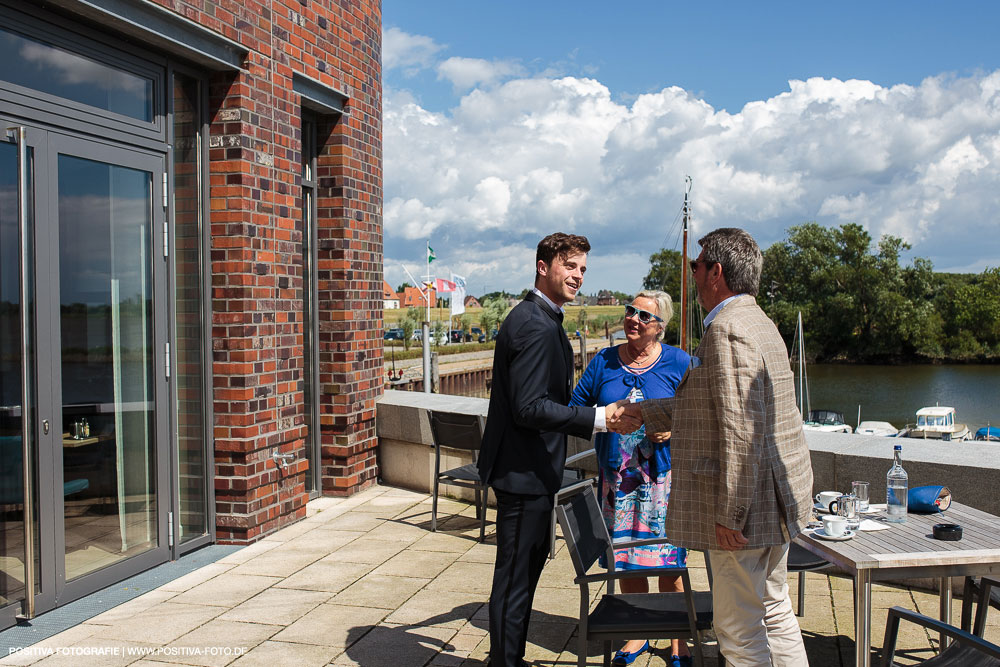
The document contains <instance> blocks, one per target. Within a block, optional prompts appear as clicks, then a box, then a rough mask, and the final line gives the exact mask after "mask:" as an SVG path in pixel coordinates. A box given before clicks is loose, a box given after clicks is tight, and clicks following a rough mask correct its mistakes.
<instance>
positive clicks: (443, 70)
mask: <svg viewBox="0 0 1000 667" xmlns="http://www.w3.org/2000/svg"><path fill="white" fill-rule="evenodd" d="M437 72H438V79H443V80H446V81H450V82H451V85H452V86H454V88H455V90H456V92H460V91H464V90H468V89H469V88H472V87H474V86H487V87H491V86H493V85H495V84H496V83H498V82H499V81H502V80H504V79H508V78H510V77H512V76H516V75H520V74H523V73H524V69H523V68H522V67H521V66H520V65H519V64H518V63H516V62H514V61H512V60H483V59H481V58H459V57H453V58H448V59H447V60H445V61H444V62H442V63H440V64H439V65H438V66H437Z"/></svg>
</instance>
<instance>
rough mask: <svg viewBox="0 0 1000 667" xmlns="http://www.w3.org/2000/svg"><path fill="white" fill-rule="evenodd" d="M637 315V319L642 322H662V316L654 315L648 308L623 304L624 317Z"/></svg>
mask: <svg viewBox="0 0 1000 667" xmlns="http://www.w3.org/2000/svg"><path fill="white" fill-rule="evenodd" d="M636 315H638V316H639V321H640V322H642V323H643V324H649V323H650V322H651V321H653V320H656V321H657V322H662V321H663V318H662V317H659V316H658V315H654V314H653V313H651V312H649V311H648V310H640V309H638V308H636V307H635V306H625V317H626V318H628V317H635V316H636Z"/></svg>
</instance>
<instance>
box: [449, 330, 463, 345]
mask: <svg viewBox="0 0 1000 667" xmlns="http://www.w3.org/2000/svg"><path fill="white" fill-rule="evenodd" d="M464 339H465V336H464V335H463V334H462V330H461V329H452V330H451V332H450V334H449V335H448V341H449V342H451V343H461V342H463V341H464Z"/></svg>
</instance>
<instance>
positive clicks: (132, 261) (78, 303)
mask: <svg viewBox="0 0 1000 667" xmlns="http://www.w3.org/2000/svg"><path fill="white" fill-rule="evenodd" d="M152 178H153V175H152V173H150V172H148V171H139V170H136V169H130V168H127V167H122V166H118V165H114V164H107V163H104V162H96V161H92V160H87V159H83V158H79V157H75V156H70V155H60V156H59V180H58V183H59V188H58V198H59V295H60V309H59V310H60V319H61V326H60V334H61V335H60V344H61V356H62V416H63V423H62V434H63V436H62V451H63V481H64V497H65V500H64V515H65V559H66V560H65V563H66V580H67V581H69V580H70V579H74V578H76V577H80V576H83V575H84V574H87V573H89V572H93V571H94V570H97V569H99V568H102V567H106V566H108V565H111V564H112V563H115V562H117V561H119V560H122V559H124V558H127V557H129V556H133V555H135V554H138V553H142V552H144V551H148V550H149V549H152V548H154V547H155V546H156V545H157V543H158V536H157V525H156V516H157V512H156V457H155V452H156V442H155V440H156V438H155V427H154V425H155V423H156V421H155V413H154V407H153V376H154V371H153V346H152V341H153V289H152V285H153V280H152V260H151V257H152V248H151V246H152V240H151V233H152V230H151V208H152Z"/></svg>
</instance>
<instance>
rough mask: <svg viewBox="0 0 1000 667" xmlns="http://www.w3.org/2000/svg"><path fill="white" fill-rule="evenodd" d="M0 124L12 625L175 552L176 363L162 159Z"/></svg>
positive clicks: (2, 478) (1, 427)
mask: <svg viewBox="0 0 1000 667" xmlns="http://www.w3.org/2000/svg"><path fill="white" fill-rule="evenodd" d="M0 123H2V125H0V131H3V130H4V129H6V128H8V127H12V128H14V134H13V135H10V133H8V135H10V136H5V137H0V615H3V617H4V618H3V619H0V621H4V625H9V624H10V618H11V617H12V616H13V615H14V614H17V613H21V612H23V613H25V614H27V615H29V616H30V615H33V614H37V613H41V612H43V611H46V610H48V609H51V608H53V607H55V606H57V605H59V604H63V603H65V602H68V601H70V600H73V599H76V598H78V597H81V596H82V595H86V594H87V593H90V592H92V591H94V590H97V589H99V588H102V587H104V586H107V585H109V584H111V583H113V582H115V581H120V580H121V579H124V578H126V577H128V576H130V575H131V574H134V573H136V572H140V571H142V570H144V569H147V568H149V567H151V566H152V565H155V564H156V563H158V562H163V561H166V560H167V559H168V545H167V543H166V540H165V539H164V536H166V535H167V512H168V511H169V510H168V508H169V506H170V503H169V500H168V498H169V496H167V495H165V494H168V493H169V488H170V485H169V482H168V479H169V477H168V476H169V466H168V465H167V460H166V456H167V451H168V449H169V448H168V447H167V442H168V437H167V412H168V411H167V410H164V409H162V408H161V407H160V406H162V405H164V404H166V401H167V395H168V394H167V384H166V383H167V378H166V371H165V369H166V368H167V366H168V364H167V360H166V350H165V343H166V340H167V339H166V333H165V332H166V331H167V326H166V308H165V304H166V299H165V292H166V287H165V285H166V269H165V260H164V226H163V225H164V211H163V205H162V202H163V183H162V174H163V170H164V157H163V156H162V155H156V154H151V153H144V152H139V151H134V150H127V149H123V148H118V147H113V146H110V145H107V144H103V143H99V142H94V141H88V140H83V139H81V138H78V137H71V136H66V135H62V134H59V133H56V132H52V131H45V130H42V129H39V128H30V127H26V126H24V125H17V123H14V122H11V121H10V120H9V119H5V118H0ZM12 136H13V137H14V138H11V137H12ZM17 137H20V139H19V140H18V139H17ZM3 139H6V140H3ZM19 192H23V193H25V194H24V195H22V196H19ZM157 231H159V233H157ZM26 463H27V464H26ZM25 470H27V471H28V474H27V475H26V474H25ZM26 482H27V483H26ZM26 517H28V518H30V519H33V520H32V521H30V522H29V523H30V524H31V525H30V526H29V530H28V531H27V532H26V530H25V519H26ZM26 534H28V535H31V536H32V537H31V539H30V540H25V535H26ZM26 562H32V563H34V568H33V569H29V570H26V569H25V563H26ZM32 578H33V579H34V584H33V586H32V584H31V583H29V582H30V581H31V579H32ZM32 590H33V591H34V595H31V594H30V592H31V591H32Z"/></svg>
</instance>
